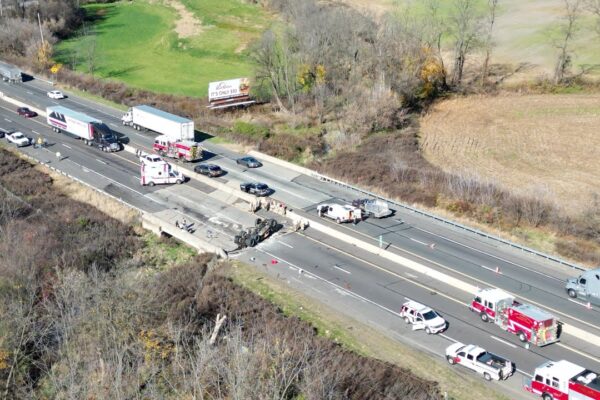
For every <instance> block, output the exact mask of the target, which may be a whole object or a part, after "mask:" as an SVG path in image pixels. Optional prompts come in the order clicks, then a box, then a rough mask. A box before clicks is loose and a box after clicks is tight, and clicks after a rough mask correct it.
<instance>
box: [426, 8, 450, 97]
mask: <svg viewBox="0 0 600 400" xmlns="http://www.w3.org/2000/svg"><path fill="white" fill-rule="evenodd" d="M425 4H426V7H427V10H428V15H427V22H426V32H427V38H426V42H427V43H428V44H429V47H430V48H432V49H435V51H436V55H437V58H438V60H439V63H440V65H441V67H442V71H444V74H443V76H442V79H443V82H442V85H443V86H444V87H446V85H447V83H446V66H445V65H444V57H443V56H442V38H443V36H444V34H445V33H447V31H448V26H447V21H446V20H445V19H444V18H442V17H441V16H440V6H441V3H440V0H427V1H426V3H425Z"/></svg>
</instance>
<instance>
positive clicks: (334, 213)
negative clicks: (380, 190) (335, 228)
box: [317, 203, 362, 224]
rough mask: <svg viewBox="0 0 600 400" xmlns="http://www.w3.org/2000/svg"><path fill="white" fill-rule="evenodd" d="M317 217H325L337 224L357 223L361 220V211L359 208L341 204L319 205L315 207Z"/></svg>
mask: <svg viewBox="0 0 600 400" xmlns="http://www.w3.org/2000/svg"><path fill="white" fill-rule="evenodd" d="M317 213H318V214H319V217H321V218H322V217H327V218H330V219H332V220H334V221H335V222H337V223H338V224H341V223H342V222H358V221H360V220H362V211H361V209H360V208H356V207H352V206H349V205H341V204H335V203H331V204H319V205H318V206H317Z"/></svg>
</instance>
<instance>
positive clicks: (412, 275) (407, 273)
mask: <svg viewBox="0 0 600 400" xmlns="http://www.w3.org/2000/svg"><path fill="white" fill-rule="evenodd" d="M404 275H406V276H408V277H409V278H412V279H417V278H419V277H418V276H417V275H415V274H411V273H410V272H405V273H404Z"/></svg>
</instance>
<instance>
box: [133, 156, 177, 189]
mask: <svg viewBox="0 0 600 400" xmlns="http://www.w3.org/2000/svg"><path fill="white" fill-rule="evenodd" d="M185 179H186V178H185V176H184V175H183V174H182V173H181V172H179V171H177V170H176V169H173V167H172V166H171V165H170V164H169V163H167V162H165V161H162V162H142V164H141V167H140V183H141V184H142V186H146V185H148V186H154V185H161V184H169V183H177V184H181V183H183V182H185Z"/></svg>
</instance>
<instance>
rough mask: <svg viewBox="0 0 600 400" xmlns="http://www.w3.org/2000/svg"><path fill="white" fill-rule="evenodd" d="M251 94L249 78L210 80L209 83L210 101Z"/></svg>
mask: <svg viewBox="0 0 600 400" xmlns="http://www.w3.org/2000/svg"><path fill="white" fill-rule="evenodd" d="M249 94H250V80H249V79H248V78H238V79H230V80H228V81H219V82H210V83H209V84H208V101H209V102H213V101H215V100H224V99H230V98H235V97H241V96H248V95H249Z"/></svg>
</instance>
